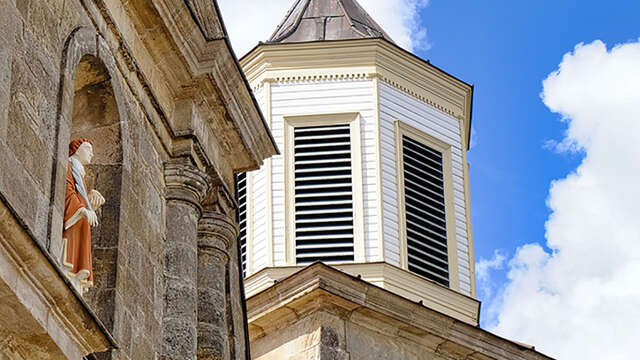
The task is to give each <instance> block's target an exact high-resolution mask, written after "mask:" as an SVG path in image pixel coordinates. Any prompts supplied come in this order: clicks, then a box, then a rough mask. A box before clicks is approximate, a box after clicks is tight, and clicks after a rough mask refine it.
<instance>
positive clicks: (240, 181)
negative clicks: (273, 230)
mask: <svg viewBox="0 0 640 360" xmlns="http://www.w3.org/2000/svg"><path fill="white" fill-rule="evenodd" d="M236 197H237V199H236V200H237V201H238V224H239V225H240V226H239V230H240V232H239V235H238V242H239V243H240V261H241V263H242V264H241V265H242V275H243V276H245V277H246V276H247V173H239V174H237V175H236Z"/></svg>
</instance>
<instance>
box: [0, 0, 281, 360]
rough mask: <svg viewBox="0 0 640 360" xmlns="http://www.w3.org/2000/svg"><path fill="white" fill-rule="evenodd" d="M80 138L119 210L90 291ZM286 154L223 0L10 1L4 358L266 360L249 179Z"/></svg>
mask: <svg viewBox="0 0 640 360" xmlns="http://www.w3.org/2000/svg"><path fill="white" fill-rule="evenodd" d="M75 137H88V138H91V139H92V140H93V141H94V151H95V154H96V155H95V158H94V161H93V162H92V165H91V166H89V167H88V175H87V183H88V184H87V185H88V187H89V188H95V189H97V190H98V191H100V192H101V193H102V194H103V195H104V196H105V198H106V201H107V202H106V204H105V206H104V207H103V208H102V209H101V210H100V212H99V214H98V218H99V222H100V225H99V226H98V227H96V228H94V229H92V246H93V258H94V276H95V287H93V288H91V289H90V290H89V291H88V292H87V293H85V294H83V295H80V294H79V293H78V291H77V290H76V289H74V288H73V286H71V283H70V282H69V280H68V279H67V278H66V277H65V275H64V273H63V271H62V268H61V267H60V255H61V250H62V249H61V246H62V242H61V235H62V223H63V220H62V218H63V208H64V182H65V174H66V168H67V156H68V151H67V149H68V144H69V141H70V139H72V138H75ZM276 152H277V149H276V147H275V145H274V143H273V140H272V138H271V135H270V133H269V130H268V129H267V127H266V126H265V123H264V119H263V118H262V115H261V114H260V111H259V110H258V107H257V105H256V102H255V99H254V98H253V95H252V94H251V91H250V89H249V88H248V86H247V83H246V80H245V78H244V76H243V75H242V72H241V71H240V68H239V65H238V63H237V61H236V59H235V56H234V54H233V52H232V51H231V49H230V45H229V42H228V39H227V36H226V32H225V30H224V27H223V25H222V21H221V19H220V16H219V12H218V9H217V4H216V3H215V1H212V0H186V1H173V0H130V1H120V0H48V1H40V0H0V205H1V206H0V309H1V310H2V311H0V339H2V340H0V359H5V358H6V359H36V358H37V359H64V358H69V359H79V358H81V357H83V356H87V358H89V359H240V358H246V357H248V352H247V349H248V343H247V334H246V325H245V320H244V319H245V312H244V305H243V302H242V299H243V288H242V286H241V278H240V273H239V267H238V259H237V257H238V250H237V242H236V221H235V207H236V204H235V202H234V200H233V199H234V194H233V193H234V191H235V190H234V185H233V175H234V173H235V172H238V171H246V170H251V169H257V168H258V167H259V166H260V164H261V163H262V162H263V160H264V159H265V158H268V157H270V156H271V155H273V154H275V153H276ZM5 339H6V340H5Z"/></svg>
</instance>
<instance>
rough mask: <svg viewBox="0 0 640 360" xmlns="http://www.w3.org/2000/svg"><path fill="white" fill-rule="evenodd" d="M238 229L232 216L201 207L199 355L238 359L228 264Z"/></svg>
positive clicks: (205, 357)
mask: <svg viewBox="0 0 640 360" xmlns="http://www.w3.org/2000/svg"><path fill="white" fill-rule="evenodd" d="M237 236H238V229H237V225H236V222H235V221H234V219H233V218H232V217H231V216H229V215H227V214H224V213H221V212H219V211H215V210H207V211H204V213H203V216H202V218H201V219H200V223H199V226H198V359H221V360H222V359H223V360H234V359H237V358H238V357H237V355H238V354H237V353H238V352H237V351H236V349H235V342H234V338H235V333H236V330H235V328H234V325H235V322H234V317H237V316H240V317H242V314H237V313H236V312H234V311H233V305H232V296H233V295H232V294H231V283H230V282H231V279H232V277H231V276H230V272H231V271H237V269H234V268H233V267H232V266H230V264H234V263H235V262H233V261H230V259H231V256H233V255H232V254H234V252H233V251H230V249H231V247H232V246H235V243H236V238H237Z"/></svg>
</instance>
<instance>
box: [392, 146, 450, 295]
mask: <svg viewBox="0 0 640 360" xmlns="http://www.w3.org/2000/svg"><path fill="white" fill-rule="evenodd" d="M402 149H403V154H404V156H403V162H404V192H405V204H406V209H405V210H406V219H407V247H408V248H407V253H408V257H409V259H408V260H409V261H408V264H409V270H410V271H412V272H414V273H416V274H418V275H422V276H424V277H426V278H428V279H431V280H433V281H435V282H437V283H440V284H442V285H445V286H449V264H448V254H447V230H446V217H445V200H444V175H443V167H442V166H443V165H442V153H440V152H439V151H437V150H434V149H432V148H430V147H428V146H425V145H423V144H421V143H419V142H417V141H415V140H413V139H411V138H408V137H406V136H403V137H402Z"/></svg>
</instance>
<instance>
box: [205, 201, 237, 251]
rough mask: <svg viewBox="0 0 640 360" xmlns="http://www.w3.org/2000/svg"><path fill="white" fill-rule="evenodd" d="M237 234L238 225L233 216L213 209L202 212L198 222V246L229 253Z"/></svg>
mask: <svg viewBox="0 0 640 360" xmlns="http://www.w3.org/2000/svg"><path fill="white" fill-rule="evenodd" d="M237 236H238V225H237V224H236V222H235V220H234V219H233V218H232V217H231V216H229V215H227V214H223V213H220V212H217V211H212V210H205V211H204V212H203V213H202V217H201V218H200V221H199V222H198V247H200V248H214V249H219V250H221V251H223V252H225V253H228V252H229V247H230V246H232V245H233V244H235V239H236V237H237Z"/></svg>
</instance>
